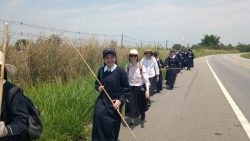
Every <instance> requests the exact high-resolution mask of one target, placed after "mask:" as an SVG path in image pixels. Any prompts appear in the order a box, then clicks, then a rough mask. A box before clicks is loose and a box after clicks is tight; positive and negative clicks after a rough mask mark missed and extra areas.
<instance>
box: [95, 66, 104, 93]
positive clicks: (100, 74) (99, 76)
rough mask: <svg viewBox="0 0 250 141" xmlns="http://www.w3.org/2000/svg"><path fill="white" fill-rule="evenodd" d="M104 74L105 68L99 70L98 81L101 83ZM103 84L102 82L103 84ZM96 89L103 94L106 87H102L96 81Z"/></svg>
mask: <svg viewBox="0 0 250 141" xmlns="http://www.w3.org/2000/svg"><path fill="white" fill-rule="evenodd" d="M102 74H103V67H101V68H100V69H99V70H98V74H97V79H98V80H99V81H100V82H101V76H102ZM101 83H102V82H101ZM95 89H96V90H97V91H98V92H102V91H103V90H104V86H101V85H100V84H99V83H98V81H97V80H96V81H95Z"/></svg>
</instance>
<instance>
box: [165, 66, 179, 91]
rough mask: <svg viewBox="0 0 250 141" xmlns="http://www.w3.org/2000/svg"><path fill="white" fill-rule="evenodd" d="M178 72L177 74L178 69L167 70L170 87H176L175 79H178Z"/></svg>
mask: <svg viewBox="0 0 250 141" xmlns="http://www.w3.org/2000/svg"><path fill="white" fill-rule="evenodd" d="M176 74H177V71H176V70H168V71H167V74H166V80H167V82H166V84H167V85H168V86H169V87H174V83H175V79H176Z"/></svg>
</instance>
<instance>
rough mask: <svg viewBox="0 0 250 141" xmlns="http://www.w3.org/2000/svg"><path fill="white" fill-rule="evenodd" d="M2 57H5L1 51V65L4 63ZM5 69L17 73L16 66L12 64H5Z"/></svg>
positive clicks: (12, 73)
mask: <svg viewBox="0 0 250 141" xmlns="http://www.w3.org/2000/svg"><path fill="white" fill-rule="evenodd" d="M2 59H3V53H2V52H1V51H0V65H2ZM4 67H5V69H6V70H7V72H8V74H9V75H12V76H13V75H15V74H16V70H17V69H16V67H15V66H14V65H11V64H5V65H4Z"/></svg>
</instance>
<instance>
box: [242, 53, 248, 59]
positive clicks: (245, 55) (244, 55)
mask: <svg viewBox="0 0 250 141" xmlns="http://www.w3.org/2000/svg"><path fill="white" fill-rule="evenodd" d="M240 56H241V57H244V58H248V59H250V53H247V54H241V55H240Z"/></svg>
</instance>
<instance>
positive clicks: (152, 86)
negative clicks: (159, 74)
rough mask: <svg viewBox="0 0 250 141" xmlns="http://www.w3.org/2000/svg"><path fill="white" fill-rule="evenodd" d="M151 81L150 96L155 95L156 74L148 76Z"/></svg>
mask: <svg viewBox="0 0 250 141" xmlns="http://www.w3.org/2000/svg"><path fill="white" fill-rule="evenodd" d="M148 79H149V82H150V87H149V94H150V96H153V95H154V89H155V76H154V77H150V78H148Z"/></svg>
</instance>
